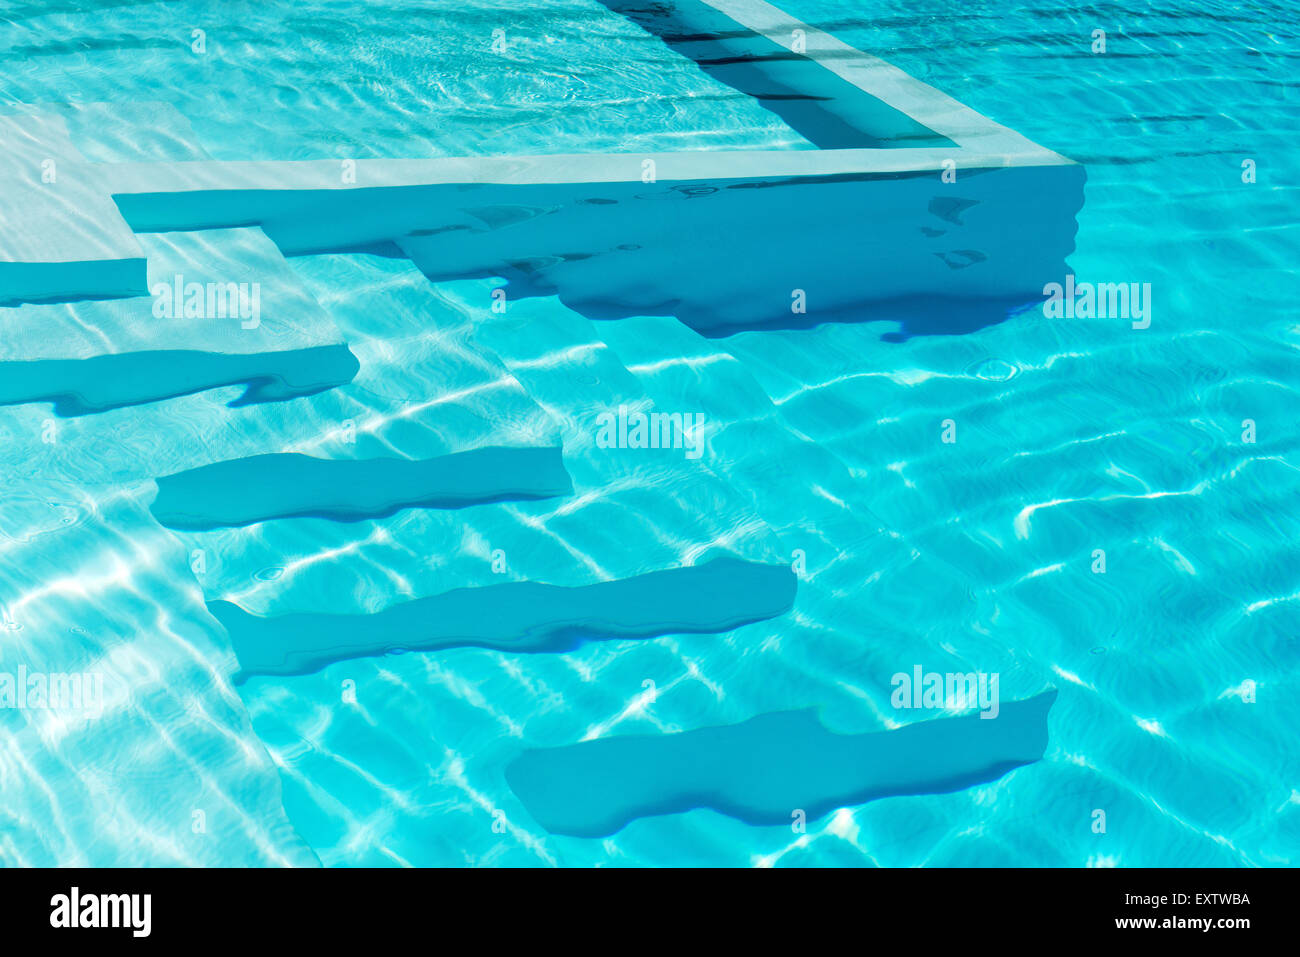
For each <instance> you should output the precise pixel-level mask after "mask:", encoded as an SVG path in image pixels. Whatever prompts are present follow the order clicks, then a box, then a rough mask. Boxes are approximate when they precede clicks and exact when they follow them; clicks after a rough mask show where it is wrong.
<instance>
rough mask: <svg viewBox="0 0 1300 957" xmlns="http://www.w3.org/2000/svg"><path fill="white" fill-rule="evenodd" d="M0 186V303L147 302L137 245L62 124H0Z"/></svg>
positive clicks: (24, 119)
mask: <svg viewBox="0 0 1300 957" xmlns="http://www.w3.org/2000/svg"><path fill="white" fill-rule="evenodd" d="M0 179H3V181H4V184H5V187H4V191H3V192H0V222H3V223H5V224H6V228H5V229H3V230H0V303H14V302H23V301H30V300H43V299H56V298H71V297H81V296H131V295H136V296H138V295H144V294H145V292H146V284H145V257H144V253H143V252H142V251H141V249H140V244H139V243H138V242H137V241H136V238H135V236H134V235H133V234H132V232H131V228H130V227H129V226H128V225H127V224H126V221H125V220H124V219H123V218H122V216H121V214H119V213H118V210H117V206H116V205H115V204H114V202H113V200H112V198H111V197H110V196H109V193H108V190H107V189H106V188H105V187H104V186H103V185H102V183H101V181H100V179H99V175H98V172H97V170H96V168H95V166H94V164H91V163H88V162H86V159H85V157H83V156H82V155H81V153H79V152H78V151H77V149H76V148H75V147H74V146H73V145H72V142H71V141H70V140H69V139H68V133H67V129H66V127H65V126H64V123H63V120H62V119H61V118H60V117H58V116H51V115H45V114H41V113H27V114H19V115H12V116H0ZM18 226H21V228H16V227H18Z"/></svg>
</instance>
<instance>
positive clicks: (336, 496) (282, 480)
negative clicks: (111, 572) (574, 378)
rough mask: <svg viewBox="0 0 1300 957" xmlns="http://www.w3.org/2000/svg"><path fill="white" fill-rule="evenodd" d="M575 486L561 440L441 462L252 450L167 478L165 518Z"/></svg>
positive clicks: (227, 517)
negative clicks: (553, 444)
mask: <svg viewBox="0 0 1300 957" xmlns="http://www.w3.org/2000/svg"><path fill="white" fill-rule="evenodd" d="M572 491H573V486H572V483H571V482H570V481H569V475H568V473H567V472H566V471H565V470H564V460H563V456H562V455H561V450H560V449H559V448H558V447H549V448H548V447H542V448H484V449H471V450H470V451H467V452H457V453H455V454H453V455H444V456H440V457H438V458H432V459H418V460H410V459H395V458H374V459H361V460H348V459H333V460H331V459H319V458H315V457H313V456H310V455H301V454H298V453H294V452H282V453H269V454H266V455H252V456H249V457H247V458H242V459H233V460H230V461H225V462H215V463H213V464H211V465H202V466H199V467H198V468H195V469H189V470H187V471H184V472H178V473H176V474H174V475H167V476H163V477H162V478H160V479H158V497H157V498H156V499H155V500H154V502H153V505H152V506H150V510H151V511H152V512H153V515H154V517H155V518H157V519H158V521H159V522H160V523H162V524H163V525H165V526H167V527H169V528H177V529H190V530H203V529H211V528H221V527H233V526H240V525H252V524H254V523H255V522H263V521H266V520H268V519H274V518H289V517H294V516H310V517H318V518H331V519H335V520H337V521H342V522H354V521H360V520H362V519H366V518H382V517H384V516H387V515H392V514H393V513H394V512H396V511H399V510H400V509H404V508H461V507H463V506H466V505H479V504H485V503H489V502H500V501H508V500H518V499H535V498H550V497H552V496H556V495H567V494H569V493H570V492H572Z"/></svg>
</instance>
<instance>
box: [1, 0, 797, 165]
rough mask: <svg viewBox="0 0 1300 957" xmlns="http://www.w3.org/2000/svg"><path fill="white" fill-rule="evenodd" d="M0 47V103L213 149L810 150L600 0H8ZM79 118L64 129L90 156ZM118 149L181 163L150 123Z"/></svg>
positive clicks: (386, 152) (95, 132)
mask: <svg viewBox="0 0 1300 957" xmlns="http://www.w3.org/2000/svg"><path fill="white" fill-rule="evenodd" d="M196 30H197V31H201V33H199V34H195V33H194V31H196ZM0 50H3V51H5V52H4V54H3V57H4V60H3V61H0V62H4V64H5V77H6V84H5V90H4V92H3V94H0V108H2V107H3V104H4V102H5V101H9V102H13V103H47V102H51V103H68V102H71V103H74V104H75V103H77V102H78V101H91V102H95V101H101V100H106V99H108V100H114V101H118V102H123V103H137V104H138V103H144V102H148V103H153V102H159V103H165V104H168V105H169V106H171V107H174V108H175V109H176V110H177V111H178V112H179V113H180V114H181V115H183V116H185V117H187V118H188V119H189V121H190V123H191V124H193V127H194V129H195V130H196V131H197V132H198V133H199V135H200V137H201V138H202V140H203V143H204V145H205V147H206V148H207V150H208V152H210V153H211V155H212V156H213V157H215V158H217V159H227V160H256V159H335V158H338V157H344V156H347V157H352V158H356V159H363V158H370V157H399V158H407V157H424V156H476V155H483V154H501V153H507V154H525V153H587V152H602V151H628V152H631V151H641V150H665V149H811V148H812V146H811V144H809V143H808V142H807V141H806V140H804V139H803V138H802V137H801V136H799V135H798V134H797V133H794V132H793V131H792V130H790V129H789V128H788V127H786V126H785V124H783V123H782V122H781V121H780V120H779V119H777V118H776V117H775V116H774V115H773V114H771V113H769V112H767V111H766V110H764V109H763V108H762V107H761V106H760V105H759V104H758V103H757V102H755V101H754V100H751V99H750V98H748V97H745V96H742V95H740V94H739V93H737V92H736V91H735V90H732V89H730V88H729V87H726V86H724V85H722V84H721V83H718V82H715V81H713V80H711V79H709V78H708V77H707V76H705V75H704V74H703V73H701V72H700V70H699V69H698V68H697V67H696V66H695V65H694V64H693V63H691V62H690V61H689V60H687V59H685V58H683V57H680V56H677V55H675V54H673V53H672V52H671V51H669V50H668V49H667V48H666V47H665V46H664V45H663V44H662V43H660V42H659V41H658V40H656V39H655V38H654V37H652V36H650V34H648V33H647V32H646V31H644V30H642V29H641V28H640V27H638V26H636V25H635V24H634V23H632V22H631V21H629V20H627V19H626V18H624V17H620V16H617V15H616V14H614V13H611V12H610V11H609V10H608V9H607V8H606V7H605V6H603V5H602V4H601V3H599V2H597V0H545V2H540V3H538V2H532V3H524V2H522V0H495V2H483V0H475V2H472V3H462V2H452V0H433V2H417V0H382V2H368V3H366V4H364V5H363V6H362V7H358V5H357V4H356V3H352V2H344V0H311V2H308V3H300V2H287V0H280V2H273V3H263V2H257V0H238V2H231V3H220V4H212V3H208V2H205V0H190V2H183V3H179V4H177V3H130V4H111V5H110V4H98V3H80V2H78V3H67V4H62V3H57V4H46V3H21V2H20V3H13V2H8V0H6V2H5V3H4V4H0ZM109 76H111V77H112V80H111V89H106V88H105V84H106V77H109ZM95 120H96V115H95V112H94V111H91V112H88V113H82V114H79V115H78V118H77V122H75V123H74V124H73V128H72V130H71V131H70V132H71V134H72V136H73V139H74V141H79V140H81V139H83V138H84V139H86V140H89V141H92V143H94V145H91V146H90V147H88V149H87V150H86V156H87V158H90V159H105V158H107V155H108V153H109V147H110V145H111V146H113V147H116V146H117V145H118V144H116V143H113V142H112V141H111V139H109V138H110V137H111V136H112V134H111V133H108V132H106V131H105V130H104V129H103V128H102V127H101V126H99V125H98V124H97V123H96V122H95ZM121 145H122V147H123V148H124V149H125V150H126V151H127V152H128V153H131V154H134V156H133V158H151V159H181V158H186V157H185V156H184V152H185V145H184V137H183V134H182V135H180V136H177V134H176V133H175V132H173V131H168V130H167V127H166V125H165V124H160V125H159V127H158V128H157V129H155V131H154V132H153V133H152V134H150V135H149V136H148V137H147V138H146V140H145V144H141V143H140V142H139V141H138V140H137V138H136V137H135V136H134V135H131V134H128V135H125V136H124V137H123V140H122V144H121Z"/></svg>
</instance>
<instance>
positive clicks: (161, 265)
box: [0, 118, 358, 416]
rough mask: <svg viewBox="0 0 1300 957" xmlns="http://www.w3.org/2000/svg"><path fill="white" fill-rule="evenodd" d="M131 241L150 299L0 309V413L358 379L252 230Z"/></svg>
mask: <svg viewBox="0 0 1300 957" xmlns="http://www.w3.org/2000/svg"><path fill="white" fill-rule="evenodd" d="M0 119H3V118H0ZM139 241H140V246H141V247H142V248H143V250H144V252H145V254H146V255H147V256H148V260H149V265H148V278H149V286H148V293H149V294H148V295H135V296H130V297H125V298H117V299H103V300H81V301H71V302H57V303H41V304H35V303H25V304H23V305H20V306H18V307H16V308H13V309H3V310H0V354H3V356H4V361H3V362H0V381H2V382H3V383H4V385H3V386H0V404H6V405H15V404H22V403H26V402H51V403H53V405H54V408H55V411H56V413H58V414H59V415H63V416H76V415H86V414H91V413H96V412H102V411H104V410H106V409H113V408H121V407H124V406H130V405H139V404H142V403H146V402H154V401H158V400H160V399H168V398H173V397H176V396H179V395H187V394H192V393H195V392H201V391H203V390H206V389H212V388H217V387H221V386H229V385H241V384H242V385H245V386H246V387H247V390H246V391H245V393H244V394H243V396H241V397H240V398H238V399H237V400H235V404H246V403H251V402H266V401H275V400H282V399H287V398H291V397H293V396H301V395H311V394H313V393H317V392H321V391H323V390H326V389H329V388H332V387H334V386H337V385H341V384H343V383H345V382H350V381H351V380H352V378H353V377H354V376H355V375H356V373H357V370H358V363H357V360H356V358H355V357H354V356H353V355H352V354H351V352H349V350H348V347H347V345H346V343H344V342H343V339H342V337H341V335H340V334H339V332H338V329H337V328H336V327H335V325H334V323H333V321H332V320H331V319H330V317H329V315H328V314H327V313H326V312H325V311H324V310H323V309H321V307H320V306H319V305H318V304H317V303H316V301H315V300H314V299H313V298H312V297H311V296H310V295H309V294H307V293H306V292H305V291H304V290H303V288H302V285H301V283H299V282H298V281H297V278H296V276H295V275H294V272H293V270H292V269H290V267H289V265H288V263H287V262H286V261H285V259H284V257H283V256H281V255H280V251H279V250H278V249H276V247H275V244H274V243H272V242H271V241H270V240H269V239H268V238H267V237H266V235H265V234H264V233H262V231H261V230H260V229H256V228H244V229H223V230H202V231H198V232H182V233H159V234H149V235H142V236H140V237H139ZM141 291H142V292H143V290H141Z"/></svg>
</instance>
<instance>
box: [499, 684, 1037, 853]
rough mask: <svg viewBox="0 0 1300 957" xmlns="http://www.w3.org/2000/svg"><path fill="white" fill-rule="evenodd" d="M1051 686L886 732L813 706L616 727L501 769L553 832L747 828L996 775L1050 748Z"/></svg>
mask: <svg viewBox="0 0 1300 957" xmlns="http://www.w3.org/2000/svg"><path fill="white" fill-rule="evenodd" d="M1055 700H1056V691H1055V690H1052V691H1046V692H1043V693H1042V694H1039V695H1036V696H1035V697H1033V698H1029V699H1026V700H1023V701H1012V702H1008V703H1007V704H1004V705H1002V706H1001V708H1000V710H999V712H998V714H997V716H996V717H995V718H992V719H991V720H985V718H984V717H983V716H981V715H980V714H970V715H964V716H962V717H956V718H939V719H936V720H933V721H919V722H917V723H915V724H910V725H907V726H905V727H902V728H897V729H894V730H892V731H876V732H869V733H867V734H838V733H836V732H833V731H830V730H828V729H827V728H826V727H825V726H823V725H822V723H821V721H820V720H818V718H817V714H816V712H815V711H814V710H811V709H809V710H804V711H781V712H774V713H771V714H763V715H759V716H758V717H756V718H751V719H750V720H748V721H745V722H742V723H741V724H733V725H724V726H720V727H712V728H699V729H697V730H695V731H684V732H679V733H675V734H656V735H621V736H618V737H611V738H600V739H597V740H593V741H583V742H581V743H579V744H573V745H568V746H566V747H559V748H544V749H539V750H532V751H525V752H524V753H523V754H522V755H520V756H519V757H518V758H516V759H515V760H514V761H513V762H512V763H511V764H510V765H509V767H507V768H506V781H507V783H508V784H509V785H510V789H511V790H512V791H514V792H515V794H516V795H517V796H518V797H519V799H520V800H521V801H523V803H524V807H526V808H527V809H528V813H529V814H531V815H532V816H533V817H534V818H535V819H536V820H537V822H538V823H539V824H541V825H542V826H543V827H544V828H546V830H548V831H550V832H551V833H552V834H564V835H569V836H572V837H607V836H609V835H611V834H614V833H616V832H617V831H619V830H621V829H622V828H623V827H624V826H626V825H627V824H629V823H630V822H632V821H634V820H636V819H637V818H642V817H653V816H655V815H660V814H680V813H683V812H685V811H691V810H694V809H695V808H711V809H713V810H715V811H718V812H719V813H722V814H726V815H727V816H729V817H734V818H737V819H739V820H741V821H744V822H745V823H747V824H754V825H787V826H788V825H789V824H790V823H791V821H792V820H795V819H796V818H797V815H798V814H799V813H800V812H802V813H803V815H804V816H805V818H806V819H807V820H810V821H811V820H815V819H816V818H819V817H821V816H822V815H824V814H827V813H829V812H831V811H833V810H835V809H836V808H841V807H852V806H853V805H857V804H865V803H866V802H868V801H872V800H876V799H877V798H882V797H892V796H897V795H903V794H942V793H947V792H950V791H959V790H961V789H963V788H968V787H972V786H974V785H976V784H984V783H986V782H989V781H994V780H996V779H998V778H1000V777H1002V776H1003V775H1004V774H1006V773H1007V772H1008V771H1011V770H1012V769H1013V768H1017V767H1020V766H1021V765H1025V764H1031V763H1033V762H1034V761H1037V760H1039V759H1040V758H1041V757H1042V756H1043V752H1044V750H1045V749H1046V747H1047V714H1048V712H1049V711H1050V710H1051V707H1052V704H1053V702H1055Z"/></svg>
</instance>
